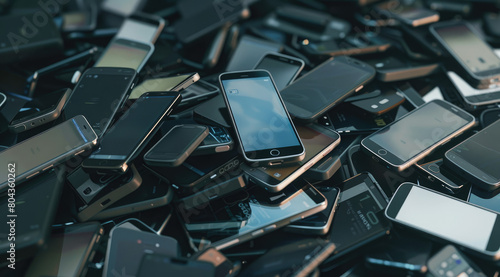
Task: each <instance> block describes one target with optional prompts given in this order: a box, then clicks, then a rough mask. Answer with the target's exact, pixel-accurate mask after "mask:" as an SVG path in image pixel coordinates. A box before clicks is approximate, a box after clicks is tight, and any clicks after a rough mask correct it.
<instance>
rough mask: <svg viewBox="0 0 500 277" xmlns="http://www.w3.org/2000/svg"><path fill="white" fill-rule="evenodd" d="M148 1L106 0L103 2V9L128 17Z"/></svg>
mask: <svg viewBox="0 0 500 277" xmlns="http://www.w3.org/2000/svg"><path fill="white" fill-rule="evenodd" d="M146 2H147V1H145V0H125V1H123V0H105V1H102V3H101V7H100V8H101V9H102V10H104V11H107V12H110V13H114V14H116V15H119V16H123V17H127V16H130V15H132V14H133V13H134V12H136V11H140V10H141V9H142V8H143V7H144V5H145V4H146Z"/></svg>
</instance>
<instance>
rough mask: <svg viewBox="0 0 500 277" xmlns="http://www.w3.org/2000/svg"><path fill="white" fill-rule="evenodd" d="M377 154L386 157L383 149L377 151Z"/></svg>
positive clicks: (385, 151)
mask: <svg viewBox="0 0 500 277" xmlns="http://www.w3.org/2000/svg"><path fill="white" fill-rule="evenodd" d="M377 153H378V154H379V155H380V156H385V155H387V150H385V149H379V150H378V151H377Z"/></svg>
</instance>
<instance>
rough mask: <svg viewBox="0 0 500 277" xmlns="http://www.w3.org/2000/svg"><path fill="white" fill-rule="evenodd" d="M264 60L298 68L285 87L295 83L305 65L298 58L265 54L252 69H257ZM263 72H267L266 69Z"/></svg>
mask: <svg viewBox="0 0 500 277" xmlns="http://www.w3.org/2000/svg"><path fill="white" fill-rule="evenodd" d="M266 59H269V60H273V61H278V62H280V63H281V64H283V65H292V66H298V69H297V71H296V72H295V74H294V75H293V76H291V78H290V80H289V81H288V82H287V84H286V85H289V84H291V83H292V82H293V81H295V79H296V78H297V76H299V74H300V72H302V69H304V65H305V63H304V61H303V60H301V59H299V58H295V57H292V56H288V55H284V54H280V53H274V52H269V53H267V54H265V55H264V56H262V58H261V59H260V60H259V61H258V62H257V64H256V65H255V67H254V69H259V66H260V65H261V63H262V62H263V61H264V60H266ZM265 70H267V69H265Z"/></svg>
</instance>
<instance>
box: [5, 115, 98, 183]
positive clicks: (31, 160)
mask: <svg viewBox="0 0 500 277" xmlns="http://www.w3.org/2000/svg"><path fill="white" fill-rule="evenodd" d="M96 143H97V135H96V134H95V133H94V131H93V130H92V127H90V125H89V123H88V122H87V120H85V117H83V116H82V115H79V116H76V117H74V118H72V119H69V120H67V121H65V122H63V123H61V124H59V125H56V126H54V127H52V128H50V129H48V130H46V131H44V132H42V133H39V134H37V135H35V136H33V137H30V138H28V139H26V140H24V141H22V142H20V143H18V144H16V145H14V146H11V147H9V148H7V149H6V150H4V151H2V152H0V164H4V165H5V166H4V167H3V168H2V169H0V173H1V174H0V176H2V177H1V179H0V191H4V190H7V188H14V187H16V186H18V185H20V184H21V183H22V182H23V181H25V180H27V179H29V178H32V177H34V176H36V175H37V174H39V173H42V172H44V171H46V170H48V169H50V168H52V167H53V166H56V165H58V164H60V163H62V162H64V161H66V160H67V159H69V158H71V157H74V156H77V155H79V154H81V153H83V152H85V151H87V150H90V149H91V148H92V147H93V146H95V145H96Z"/></svg>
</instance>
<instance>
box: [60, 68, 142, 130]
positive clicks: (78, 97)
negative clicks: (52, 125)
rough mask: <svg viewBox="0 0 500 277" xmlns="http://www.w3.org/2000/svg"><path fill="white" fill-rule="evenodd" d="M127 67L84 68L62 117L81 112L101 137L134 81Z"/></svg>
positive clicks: (132, 73)
mask: <svg viewBox="0 0 500 277" xmlns="http://www.w3.org/2000/svg"><path fill="white" fill-rule="evenodd" d="M135 77H136V71H135V70H133V69H130V68H119V67H93V68H90V69H88V70H87V71H85V72H84V73H83V75H82V77H81V78H80V81H79V82H78V84H76V86H75V89H74V91H73V93H72V94H71V97H70V98H69V100H68V101H67V103H66V105H65V106H64V111H63V117H64V118H72V117H74V116H76V115H79V114H81V115H83V116H85V118H86V119H87V121H88V122H89V124H90V125H91V126H92V128H93V129H94V131H95V132H96V134H97V135H98V136H99V137H102V136H103V135H104V133H105V132H106V131H107V130H108V127H109V126H110V125H111V122H113V118H114V117H115V115H116V113H117V112H118V110H119V109H120V108H121V107H122V106H123V104H124V103H125V100H126V99H127V96H128V95H129V94H130V90H131V89H132V87H133V86H134V84H135Z"/></svg>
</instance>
